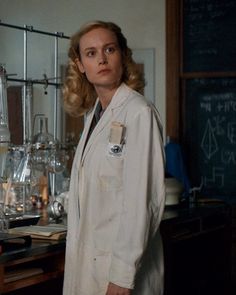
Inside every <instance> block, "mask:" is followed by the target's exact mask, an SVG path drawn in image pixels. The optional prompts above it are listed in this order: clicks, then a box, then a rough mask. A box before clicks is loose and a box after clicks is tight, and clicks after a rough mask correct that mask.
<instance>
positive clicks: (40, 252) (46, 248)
mask: <svg viewBox="0 0 236 295" xmlns="http://www.w3.org/2000/svg"><path fill="white" fill-rule="evenodd" d="M9 244H10V243H9ZM10 248H11V249H9V250H7V249H6V251H3V253H2V254H1V255H0V294H5V293H7V294H12V295H13V294H16V295H17V294H19V295H20V294H25V295H26V294H34V295H36V294H44V295H47V294H53V293H55V294H57V295H59V294H60V292H61V289H62V281H63V271H64V254H65V240H57V241H54V240H41V239H32V241H31V243H30V244H29V245H27V244H26V245H23V246H19V244H17V243H15V245H14V243H11V246H10ZM35 285H36V287H35ZM22 288H23V289H22ZM52 291H55V292H52Z"/></svg>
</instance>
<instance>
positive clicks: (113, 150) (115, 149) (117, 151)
mask: <svg viewBox="0 0 236 295" xmlns="http://www.w3.org/2000/svg"><path fill="white" fill-rule="evenodd" d="M122 149H123V145H121V144H117V143H115V144H114V143H109V146H108V151H109V154H110V155H112V156H115V157H120V156H121V154H122Z"/></svg>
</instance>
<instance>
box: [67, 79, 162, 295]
mask: <svg viewBox="0 0 236 295" xmlns="http://www.w3.org/2000/svg"><path fill="white" fill-rule="evenodd" d="M95 107H96V105H95ZM94 109H95V108H94ZM93 114H94V110H93V111H92V112H91V113H90V114H89V115H88V117H87V120H86V124H85V128H84V131H83V135H82V137H81V140H80V142H79V145H78V148H77V151H76V155H75V158H74V162H73V168H72V174H71V184H70V192H69V208H68V234H67V246H66V264H65V276H64V293H63V294H64V295H105V293H106V290H107V285H108V282H113V283H114V284H117V285H119V286H122V287H126V288H134V291H133V292H134V293H132V294H135V295H144V294H145V295H158V294H162V292H163V261H162V259H163V257H162V248H161V242H160V236H159V235H158V234H156V235H155V238H154V239H151V238H152V237H153V236H154V234H155V233H156V231H157V229H158V227H159V224H160V221H161V217H162V213H163V208H164V203H165V200H164V197H165V188H164V154H163V145H162V139H161V132H160V128H161V126H160V122H159V118H158V114H157V112H156V110H155V108H154V107H153V106H151V105H150V104H149V103H148V102H147V101H146V100H144V98H143V96H141V95H140V94H138V93H137V92H135V91H133V90H131V89H130V88H129V87H128V86H126V85H125V84H121V86H120V87H119V89H118V90H117V92H116V93H115V95H114V97H113V98H112V100H111V102H110V104H109V106H108V107H107V109H106V111H105V112H104V114H103V116H102V118H101V119H100V121H99V122H98V123H97V125H96V127H95V129H94V131H93V132H92V134H91V136H90V138H89V140H88V142H87V144H86V146H85V142H86V137H87V134H88V131H89V127H90V124H91V121H92V117H93ZM114 121H116V122H120V123H122V124H124V125H125V134H124V144H123V149H122V153H121V155H120V156H115V155H111V154H110V153H109V148H108V145H109V133H110V128H111V123H112V122H114ZM146 248H148V250H146V251H145V249H146ZM144 251H145V253H146V252H147V253H146V254H144Z"/></svg>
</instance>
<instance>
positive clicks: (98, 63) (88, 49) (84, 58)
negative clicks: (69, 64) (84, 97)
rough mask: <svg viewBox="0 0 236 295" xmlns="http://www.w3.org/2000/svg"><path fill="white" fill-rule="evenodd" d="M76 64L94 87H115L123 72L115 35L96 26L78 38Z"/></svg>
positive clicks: (118, 83)
mask: <svg viewBox="0 0 236 295" xmlns="http://www.w3.org/2000/svg"><path fill="white" fill-rule="evenodd" d="M80 56H81V60H77V65H78V67H79V70H80V71H81V72H82V73H85V74H86V77H87V79H88V80H89V82H90V83H92V84H93V85H94V87H95V89H98V88H107V89H110V90H111V89H115V88H117V87H118V86H119V85H120V82H121V77H122V74H123V66H122V57H121V51H120V48H119V45H118V42H117V38H116V35H115V34H114V33H113V32H112V31H110V30H108V29H104V28H96V29H93V30H91V31H90V32H88V33H86V34H85V35H83V36H82V37H81V39H80Z"/></svg>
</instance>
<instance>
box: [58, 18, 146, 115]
mask: <svg viewBox="0 0 236 295" xmlns="http://www.w3.org/2000/svg"><path fill="white" fill-rule="evenodd" d="M97 28H104V29H107V30H110V31H111V32H113V33H114V34H115V35H116V38H117V41H118V45H119V47H120V50H121V55H122V60H123V76H122V79H121V82H124V83H126V84H127V85H128V86H129V87H131V88H132V89H134V90H136V91H138V92H140V93H142V92H143V89H144V86H145V83H144V77H143V74H142V73H141V72H140V71H139V70H138V67H137V64H136V63H135V62H134V60H133V58H132V51H131V49H130V48H129V47H128V46H127V40H126V38H125V37H124V35H123V34H122V32H121V29H120V27H118V26H117V25H116V24H114V23H112V22H104V21H94V22H90V23H87V24H86V25H84V26H83V27H81V29H80V30H79V31H78V32H77V33H76V34H74V35H73V36H72V37H71V42H70V48H69V51H68V56H69V62H68V66H67V71H66V78H65V82H64V85H63V89H62V90H63V99H64V108H65V110H66V111H67V112H68V113H69V114H70V115H72V116H75V117H78V116H81V115H84V114H85V113H86V112H88V111H89V110H90V109H91V108H92V107H93V105H94V103H95V100H96V98H97V94H96V91H95V89H94V87H93V85H92V84H91V83H90V82H89V81H88V79H87V77H86V75H85V74H83V73H81V72H80V71H79V69H78V67H77V65H76V59H79V60H80V58H81V57H80V47H79V45H80V39H81V37H82V36H83V35H85V34H86V33H88V32H90V31H91V30H93V29H97Z"/></svg>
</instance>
